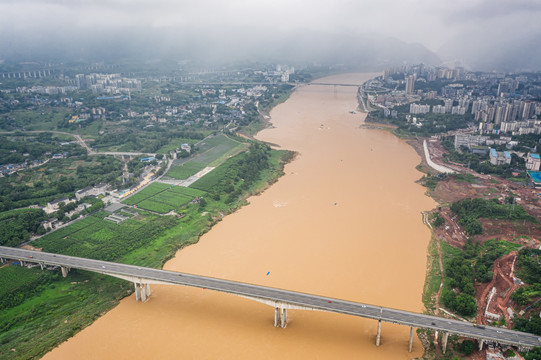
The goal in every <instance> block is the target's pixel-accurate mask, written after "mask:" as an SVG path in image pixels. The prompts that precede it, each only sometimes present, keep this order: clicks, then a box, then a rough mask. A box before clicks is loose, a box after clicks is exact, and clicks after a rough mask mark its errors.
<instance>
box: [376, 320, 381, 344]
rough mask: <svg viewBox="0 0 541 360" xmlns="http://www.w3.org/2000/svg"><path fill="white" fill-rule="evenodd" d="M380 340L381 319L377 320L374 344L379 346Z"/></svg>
mask: <svg viewBox="0 0 541 360" xmlns="http://www.w3.org/2000/svg"><path fill="white" fill-rule="evenodd" d="M380 340H381V320H378V332H377V334H376V346H379V344H380Z"/></svg>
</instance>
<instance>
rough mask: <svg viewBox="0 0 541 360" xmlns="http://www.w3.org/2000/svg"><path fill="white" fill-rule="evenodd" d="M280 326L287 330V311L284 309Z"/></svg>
mask: <svg viewBox="0 0 541 360" xmlns="http://www.w3.org/2000/svg"><path fill="white" fill-rule="evenodd" d="M280 326H281V327H282V329H285V327H286V326H287V309H286V308H282V316H281V317H280Z"/></svg>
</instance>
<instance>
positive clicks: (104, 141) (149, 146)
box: [93, 127, 205, 153]
mask: <svg viewBox="0 0 541 360" xmlns="http://www.w3.org/2000/svg"><path fill="white" fill-rule="evenodd" d="M204 138H205V135H204V134H203V133H200V132H195V131H174V130H171V129H165V128H161V127H154V128H151V129H146V130H144V131H143V130H139V129H131V128H128V129H126V131H124V132H118V133H109V134H105V135H103V136H101V137H99V138H98V139H96V141H95V142H94V143H93V145H94V146H96V147H97V148H98V149H100V148H107V147H109V146H120V145H122V149H124V150H132V151H140V152H149V153H155V152H157V151H158V150H159V149H160V148H161V147H163V146H165V145H167V144H169V143H170V142H171V140H174V139H193V140H202V139H204Z"/></svg>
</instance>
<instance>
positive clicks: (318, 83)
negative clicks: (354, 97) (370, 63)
mask: <svg viewBox="0 0 541 360" xmlns="http://www.w3.org/2000/svg"><path fill="white" fill-rule="evenodd" d="M308 85H332V86H353V87H360V86H362V85H356V84H334V83H323V82H311V83H309V84H308Z"/></svg>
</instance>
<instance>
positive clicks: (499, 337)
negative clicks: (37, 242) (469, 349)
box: [0, 246, 541, 353]
mask: <svg viewBox="0 0 541 360" xmlns="http://www.w3.org/2000/svg"><path fill="white" fill-rule="evenodd" d="M8 259H11V260H17V261H19V262H20V264H21V266H24V265H27V266H41V268H42V269H44V268H48V267H49V268H50V267H60V269H61V271H62V275H63V276H64V277H66V276H67V275H68V271H69V270H70V269H81V270H87V271H93V272H96V273H101V274H106V275H110V276H114V277H117V278H120V279H124V280H127V281H131V282H133V283H134V286H135V298H136V300H137V301H139V300H140V301H142V302H145V301H146V300H147V299H148V298H149V296H150V284H167V285H184V286H192V287H199V288H204V289H210V290H215V291H221V292H225V293H230V294H234V295H238V296H241V297H243V298H247V299H251V300H255V301H258V302H261V303H264V304H267V305H270V306H272V307H274V326H276V327H282V328H285V327H286V325H287V310H288V309H298V310H319V311H327V312H335V313H339V314H347V315H353V316H360V317H365V318H369V319H374V320H377V321H378V326H377V333H376V346H379V345H380V338H381V322H382V321H385V322H390V323H395V324H401V325H406V326H410V335H409V351H410V352H411V349H412V344H413V329H414V328H415V327H416V328H423V329H430V330H436V331H440V332H442V333H443V338H442V346H443V352H444V353H445V349H446V347H447V339H448V336H449V334H456V335H460V336H463V337H467V338H473V339H476V340H478V342H479V349H481V348H482V347H483V343H493V344H502V345H511V346H516V347H518V348H519V350H529V349H531V348H533V347H534V346H541V337H538V336H536V335H533V334H529V333H523V332H519V331H513V330H507V329H502V328H496V327H491V326H481V325H475V324H472V323H469V322H464V321H457V320H450V319H445V318H440V317H437V316H431V315H425V314H418V313H414V312H410V311H403V310H397V309H392V308H387V307H383V306H377V305H369V304H363V303H358V302H354V301H348V300H340V299H335V298H329V297H324V296H319V295H312V294H306V293H300V292H296V291H290V290H282V289H277V288H271V287H267V286H260V285H253V284H247V283H242V282H238V281H232V280H223V279H217V278H212V277H207V276H201V275H194V274H186V273H179V272H174V271H166V270H159V269H153V268H146V267H141V266H135V265H126V264H119V263H114V262H108V261H101V260H92V259H86V258H79V257H74V256H67V255H59V254H52V253H46V252H40V251H31V250H23V249H16V248H10V247H4V246H0V261H1V262H2V263H5V262H6V261H7V260H8Z"/></svg>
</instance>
